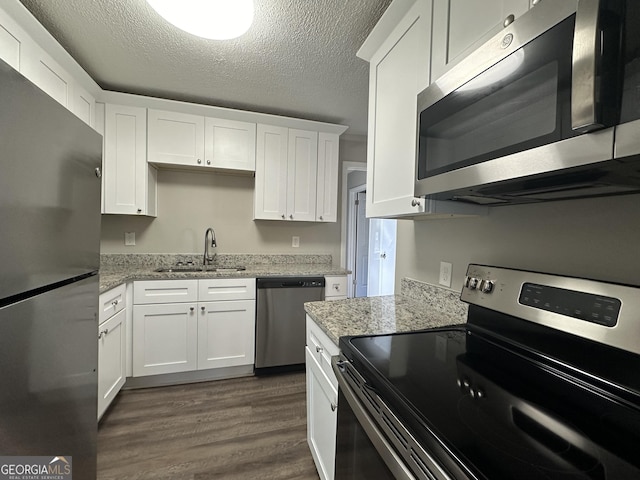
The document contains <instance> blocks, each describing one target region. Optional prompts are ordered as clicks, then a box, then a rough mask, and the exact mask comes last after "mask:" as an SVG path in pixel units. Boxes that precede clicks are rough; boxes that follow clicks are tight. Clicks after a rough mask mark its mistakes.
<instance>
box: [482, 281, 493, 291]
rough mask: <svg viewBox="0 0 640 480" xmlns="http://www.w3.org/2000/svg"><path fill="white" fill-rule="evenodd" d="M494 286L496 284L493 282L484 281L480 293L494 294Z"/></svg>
mask: <svg viewBox="0 0 640 480" xmlns="http://www.w3.org/2000/svg"><path fill="white" fill-rule="evenodd" d="M494 285H495V284H494V282H492V281H491V280H482V282H480V291H481V292H482V293H491V292H493V287H494Z"/></svg>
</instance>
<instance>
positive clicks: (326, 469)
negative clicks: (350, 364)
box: [305, 316, 339, 480]
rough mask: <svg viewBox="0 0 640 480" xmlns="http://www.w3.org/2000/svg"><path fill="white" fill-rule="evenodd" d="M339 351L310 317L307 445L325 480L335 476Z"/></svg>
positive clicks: (307, 348) (308, 329)
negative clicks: (335, 361)
mask: <svg viewBox="0 0 640 480" xmlns="http://www.w3.org/2000/svg"><path fill="white" fill-rule="evenodd" d="M338 351H339V350H338V347H337V346H336V344H335V343H333V342H332V341H331V340H330V339H329V337H328V336H327V335H326V334H325V333H324V332H323V331H322V330H321V329H320V328H319V327H318V326H317V325H316V324H315V323H314V322H313V320H311V318H310V317H309V316H307V347H306V349H305V359H306V373H307V442H308V444H309V449H310V450H311V455H312V457H313V461H314V462H315V464H316V468H317V470H318V474H319V475H320V478H321V480H333V477H334V474H335V453H336V428H337V419H338V380H337V379H336V377H335V375H334V373H333V371H332V370H331V357H332V356H333V355H337V354H338Z"/></svg>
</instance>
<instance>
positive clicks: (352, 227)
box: [346, 183, 369, 298]
mask: <svg viewBox="0 0 640 480" xmlns="http://www.w3.org/2000/svg"><path fill="white" fill-rule="evenodd" d="M366 191H367V184H366V183H365V184H363V185H358V186H357V187H353V188H350V189H349V205H348V209H347V211H348V212H349V218H348V222H347V231H348V236H347V240H348V242H349V243H348V245H347V265H346V268H347V269H348V270H351V273H349V274H348V275H347V297H348V298H354V297H355V289H354V286H355V285H354V283H353V275H354V274H355V272H356V240H357V239H356V226H357V223H358V222H357V218H356V198H357V195H358V193H362V192H366ZM367 220H368V219H367ZM368 244H369V243H368V241H367V245H368Z"/></svg>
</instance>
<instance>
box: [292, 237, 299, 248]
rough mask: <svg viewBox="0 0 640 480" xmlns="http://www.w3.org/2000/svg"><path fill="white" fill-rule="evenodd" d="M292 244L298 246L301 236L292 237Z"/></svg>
mask: <svg viewBox="0 0 640 480" xmlns="http://www.w3.org/2000/svg"><path fill="white" fill-rule="evenodd" d="M291 246H292V247H294V248H298V247H299V246H300V237H291Z"/></svg>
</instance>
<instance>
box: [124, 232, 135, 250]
mask: <svg viewBox="0 0 640 480" xmlns="http://www.w3.org/2000/svg"><path fill="white" fill-rule="evenodd" d="M124 244H125V245H126V246H127V247H131V246H133V245H135V244H136V232H124Z"/></svg>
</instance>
